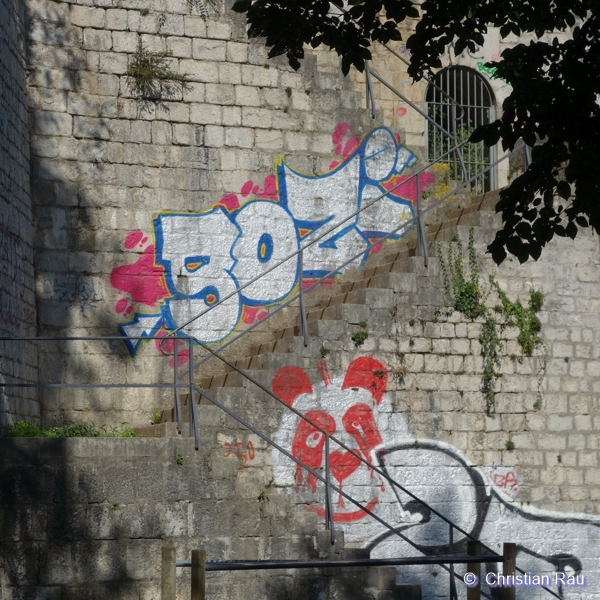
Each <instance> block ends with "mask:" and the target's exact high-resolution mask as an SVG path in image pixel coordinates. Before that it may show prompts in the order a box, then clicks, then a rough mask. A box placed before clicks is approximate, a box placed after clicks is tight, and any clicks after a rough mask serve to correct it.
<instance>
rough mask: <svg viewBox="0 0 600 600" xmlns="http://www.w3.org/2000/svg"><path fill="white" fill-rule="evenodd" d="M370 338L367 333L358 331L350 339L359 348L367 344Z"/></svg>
mask: <svg viewBox="0 0 600 600" xmlns="http://www.w3.org/2000/svg"><path fill="white" fill-rule="evenodd" d="M368 337H369V334H368V333H367V332H366V331H357V332H356V333H353V334H352V335H351V336H350V338H351V339H352V341H353V342H354V345H355V346H356V347H357V348H358V347H359V346H362V345H363V344H364V343H365V340H366V339H367V338H368Z"/></svg>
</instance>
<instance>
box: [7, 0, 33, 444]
mask: <svg viewBox="0 0 600 600" xmlns="http://www.w3.org/2000/svg"><path fill="white" fill-rule="evenodd" d="M25 35H26V34H25V8H24V5H23V3H21V2H16V1H12V0H3V1H2V2H1V3H0V336H31V335H35V324H36V303H35V293H34V267H33V223H32V205H31V196H30V193H29V134H28V118H27V99H26V87H25V58H26V51H27V50H26V37H25ZM36 351H37V349H36V347H35V346H34V345H33V344H14V343H11V342H0V381H1V382H5V381H6V382H9V381H15V380H18V381H23V382H35V381H36V377H37V355H36ZM39 417H40V409H39V404H38V402H37V394H36V393H35V392H33V391H31V390H22V389H21V390H18V389H16V388H6V389H4V388H0V436H1V435H2V434H3V431H4V426H5V425H6V424H7V423H9V422H12V421H14V420H15V419H20V418H27V419H30V420H35V421H39Z"/></svg>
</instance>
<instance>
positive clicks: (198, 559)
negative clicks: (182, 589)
mask: <svg viewBox="0 0 600 600" xmlns="http://www.w3.org/2000/svg"><path fill="white" fill-rule="evenodd" d="M191 600H206V550H192V597H191Z"/></svg>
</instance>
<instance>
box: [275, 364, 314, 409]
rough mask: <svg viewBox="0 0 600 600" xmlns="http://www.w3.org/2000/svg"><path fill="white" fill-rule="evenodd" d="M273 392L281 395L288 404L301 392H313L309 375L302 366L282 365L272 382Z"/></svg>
mask: <svg viewBox="0 0 600 600" xmlns="http://www.w3.org/2000/svg"><path fill="white" fill-rule="evenodd" d="M271 387H272V389H273V393H274V394H275V395H276V396H279V397H280V398H281V399H282V400H283V401H284V402H285V403H286V404H287V405H288V406H291V405H292V403H293V402H294V400H295V399H296V398H297V397H298V396H299V395H300V394H310V393H312V390H313V388H312V383H311V382H310V378H309V376H308V375H307V374H306V372H305V371H303V370H302V369H301V368H300V367H282V368H281V369H279V371H277V373H275V376H274V377H273V381H272V383H271Z"/></svg>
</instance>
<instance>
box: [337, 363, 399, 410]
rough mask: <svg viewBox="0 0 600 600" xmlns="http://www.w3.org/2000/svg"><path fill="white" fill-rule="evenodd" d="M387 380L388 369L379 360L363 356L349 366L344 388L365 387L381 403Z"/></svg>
mask: <svg viewBox="0 0 600 600" xmlns="http://www.w3.org/2000/svg"><path fill="white" fill-rule="evenodd" d="M387 381H388V372H387V369H386V368H385V367H384V366H383V365H382V364H381V363H380V362H379V361H378V360H375V359H374V358H369V357H368V356H362V357H361V358H357V359H356V360H353V361H352V363H351V364H350V367H348V372H347V373H346V377H345V378H344V383H343V384H342V389H343V390H345V389H348V388H354V387H358V388H364V389H365V390H368V391H369V392H371V394H373V398H375V400H376V401H377V404H379V403H380V402H381V398H382V397H383V394H384V393H385V390H386V389H387Z"/></svg>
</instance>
